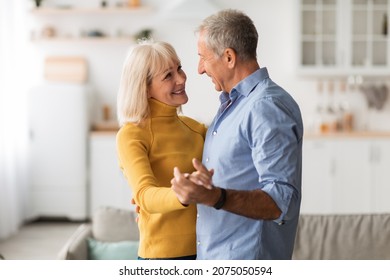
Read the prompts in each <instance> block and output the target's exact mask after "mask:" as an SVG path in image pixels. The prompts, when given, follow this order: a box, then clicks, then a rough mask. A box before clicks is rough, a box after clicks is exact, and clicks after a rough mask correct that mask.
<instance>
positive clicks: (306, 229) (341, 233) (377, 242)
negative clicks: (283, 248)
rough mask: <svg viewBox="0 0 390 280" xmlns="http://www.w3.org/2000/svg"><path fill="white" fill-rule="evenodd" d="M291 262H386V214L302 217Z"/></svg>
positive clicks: (389, 221)
mask: <svg viewBox="0 0 390 280" xmlns="http://www.w3.org/2000/svg"><path fill="white" fill-rule="evenodd" d="M293 259H303V260H323V259H327V260H340V259H347V260H348V259H349V260H358V259H361V260H378V259H390V214H366V215H302V216H301V217H300V220H299V226H298V232H297V237H296V241H295V249H294V254H293Z"/></svg>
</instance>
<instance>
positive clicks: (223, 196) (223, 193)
mask: <svg viewBox="0 0 390 280" xmlns="http://www.w3.org/2000/svg"><path fill="white" fill-rule="evenodd" d="M218 189H220V190H221V194H220V196H219V198H218V200H217V202H216V203H215V204H214V205H213V207H214V208H215V209H217V210H219V209H221V208H222V207H223V206H224V205H225V202H226V195H227V192H226V190H225V189H224V188H218Z"/></svg>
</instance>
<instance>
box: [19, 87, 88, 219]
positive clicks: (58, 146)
mask: <svg viewBox="0 0 390 280" xmlns="http://www.w3.org/2000/svg"><path fill="white" fill-rule="evenodd" d="M89 91H90V89H89V88H88V87H86V86H84V85H76V84H62V83H51V84H45V85H41V86H36V87H34V88H33V89H32V90H31V91H30V92H29V93H28V112H29V118H28V120H29V131H30V139H29V143H28V144H29V145H28V148H29V152H30V155H29V159H30V164H29V166H30V168H31V170H30V176H31V177H30V178H29V184H30V188H29V196H28V197H29V200H28V203H27V204H28V205H27V207H28V211H27V215H28V219H36V218H40V217H44V218H46V217H49V218H68V219H70V220H85V219H86V218H87V180H88V174H87V141H88V131H89V113H88V98H89V94H90V93H89Z"/></svg>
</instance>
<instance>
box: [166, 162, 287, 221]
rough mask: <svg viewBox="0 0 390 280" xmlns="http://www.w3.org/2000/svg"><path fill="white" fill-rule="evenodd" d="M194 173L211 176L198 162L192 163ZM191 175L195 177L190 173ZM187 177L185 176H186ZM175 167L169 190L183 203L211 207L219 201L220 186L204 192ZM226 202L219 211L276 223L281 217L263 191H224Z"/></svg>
mask: <svg viewBox="0 0 390 280" xmlns="http://www.w3.org/2000/svg"><path fill="white" fill-rule="evenodd" d="M194 167H195V168H196V170H197V172H199V173H202V174H203V175H202V176H203V178H204V177H207V176H209V177H210V178H211V175H210V173H209V171H208V170H207V168H206V167H205V166H204V165H202V164H201V163H200V162H195V161H194ZM191 176H194V175H193V174H192V175H191ZM187 177H188V176H187ZM187 177H186V176H185V175H184V174H182V173H181V172H180V170H179V169H178V168H175V169H174V178H173V179H172V181H171V183H172V189H173V191H174V192H175V193H176V195H177V197H178V199H179V201H180V202H181V203H182V204H204V205H207V206H210V207H213V206H214V205H215V204H216V203H217V202H218V201H219V199H220V197H221V194H222V191H221V188H219V187H213V188H211V189H207V188H205V187H204V186H201V185H197V184H195V183H194V182H193V181H194V179H192V180H191V179H190V178H187ZM226 191H227V192H226V201H225V203H224V205H223V206H222V208H221V209H223V210H226V211H229V212H232V213H235V214H238V215H241V216H245V217H248V218H252V219H258V220H260V219H261V220H275V219H277V218H278V217H279V216H280V215H281V213H282V212H281V210H280V209H279V207H278V206H277V205H276V203H275V202H274V200H273V199H272V198H271V197H270V196H269V195H268V194H267V193H266V192H264V191H262V190H252V191H238V190H230V189H229V190H226Z"/></svg>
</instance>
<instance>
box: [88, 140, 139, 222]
mask: <svg viewBox="0 0 390 280" xmlns="http://www.w3.org/2000/svg"><path fill="white" fill-rule="evenodd" d="M131 197H132V193H131V189H130V187H129V186H128V184H127V181H126V180H125V178H124V176H123V173H122V172H121V170H120V168H119V164H118V157H117V153H116V141H115V134H114V133H92V134H91V137H90V215H92V214H93V213H94V212H95V211H96V209H97V208H99V207H100V206H112V207H116V208H123V209H130V210H134V205H132V204H131V203H130V200H131Z"/></svg>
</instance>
